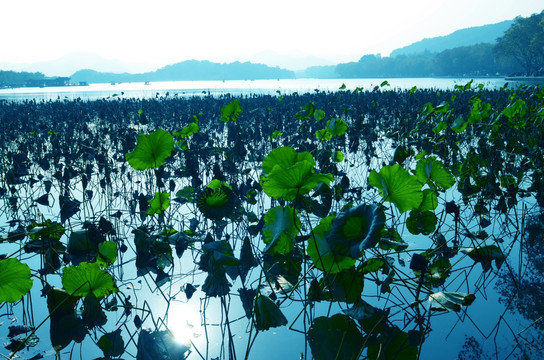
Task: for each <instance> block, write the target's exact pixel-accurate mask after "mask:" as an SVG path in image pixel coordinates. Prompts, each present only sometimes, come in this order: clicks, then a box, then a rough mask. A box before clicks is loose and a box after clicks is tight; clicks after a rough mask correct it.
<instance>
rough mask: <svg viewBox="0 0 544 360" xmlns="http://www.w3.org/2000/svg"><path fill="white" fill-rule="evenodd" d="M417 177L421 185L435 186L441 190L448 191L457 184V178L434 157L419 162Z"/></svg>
mask: <svg viewBox="0 0 544 360" xmlns="http://www.w3.org/2000/svg"><path fill="white" fill-rule="evenodd" d="M416 176H417V178H418V180H419V181H420V182H421V183H423V184H429V185H432V186H435V187H437V188H438V189H441V190H447V189H449V188H450V187H452V186H453V184H455V178H454V177H453V176H452V175H451V173H450V172H449V171H448V170H447V169H446V168H445V167H444V164H443V163H442V162H441V161H439V160H437V158H436V157H434V156H429V157H427V158H425V159H421V160H419V161H418V162H417V165H416Z"/></svg>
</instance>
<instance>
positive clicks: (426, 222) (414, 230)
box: [406, 209, 438, 235]
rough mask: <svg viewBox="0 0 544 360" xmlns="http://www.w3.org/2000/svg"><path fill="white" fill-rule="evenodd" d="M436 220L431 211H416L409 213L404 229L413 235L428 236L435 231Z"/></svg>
mask: <svg viewBox="0 0 544 360" xmlns="http://www.w3.org/2000/svg"><path fill="white" fill-rule="evenodd" d="M437 223H438V219H437V218H436V215H435V214H434V213H433V212H432V211H420V210H418V209H415V210H412V211H410V216H409V217H408V219H406V228H407V229H408V231H410V233H411V234H413V235H418V234H423V235H429V234H430V233H432V232H433V231H434V230H435V229H436V224H437Z"/></svg>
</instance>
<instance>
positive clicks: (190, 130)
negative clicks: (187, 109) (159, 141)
mask: <svg viewBox="0 0 544 360" xmlns="http://www.w3.org/2000/svg"><path fill="white" fill-rule="evenodd" d="M193 118H194V120H195V121H193V122H192V123H190V124H189V125H187V126H185V127H184V128H183V129H181V130H180V131H176V132H174V133H172V135H174V136H175V137H178V138H181V139H185V138H188V137H190V136H191V135H193V134H196V133H197V132H198V131H199V130H200V128H199V126H198V117H197V116H196V115H193Z"/></svg>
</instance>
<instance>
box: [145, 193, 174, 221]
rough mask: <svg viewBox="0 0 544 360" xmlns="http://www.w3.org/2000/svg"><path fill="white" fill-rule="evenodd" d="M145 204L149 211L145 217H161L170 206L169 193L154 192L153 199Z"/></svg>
mask: <svg viewBox="0 0 544 360" xmlns="http://www.w3.org/2000/svg"><path fill="white" fill-rule="evenodd" d="M147 202H148V204H149V209H148V210H147V212H146V214H147V215H149V216H153V215H155V214H156V215H161V214H162V213H164V212H165V211H166V209H168V207H169V206H170V193H169V192H156V193H155V197H154V198H153V199H151V200H148V201H147Z"/></svg>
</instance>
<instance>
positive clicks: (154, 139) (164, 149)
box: [126, 129, 174, 170]
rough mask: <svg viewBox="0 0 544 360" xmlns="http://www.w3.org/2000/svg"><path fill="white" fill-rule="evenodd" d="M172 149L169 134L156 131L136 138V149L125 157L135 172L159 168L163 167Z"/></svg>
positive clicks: (172, 144) (172, 143)
mask: <svg viewBox="0 0 544 360" xmlns="http://www.w3.org/2000/svg"><path fill="white" fill-rule="evenodd" d="M173 149H174V138H173V137H172V135H171V134H170V133H168V132H167V131H164V130H162V129H157V130H155V131H153V132H152V133H151V134H149V135H146V134H142V135H140V136H138V139H137V143H136V148H135V149H134V151H133V152H131V153H128V154H127V155H126V159H127V161H128V163H129V165H130V166H131V167H132V168H133V169H135V170H147V169H153V168H159V167H161V166H162V165H164V163H165V161H166V159H167V158H168V157H170V155H171V153H172V150H173Z"/></svg>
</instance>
